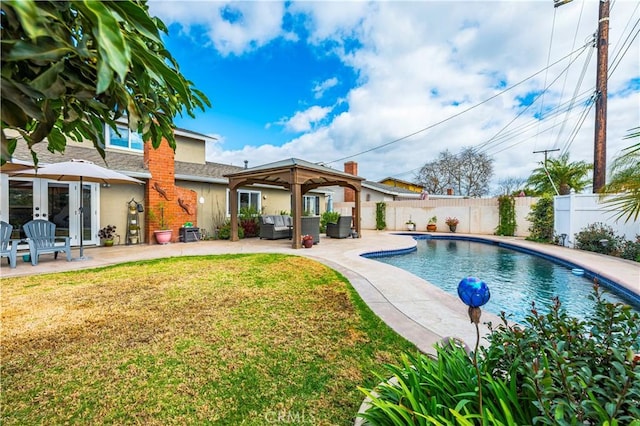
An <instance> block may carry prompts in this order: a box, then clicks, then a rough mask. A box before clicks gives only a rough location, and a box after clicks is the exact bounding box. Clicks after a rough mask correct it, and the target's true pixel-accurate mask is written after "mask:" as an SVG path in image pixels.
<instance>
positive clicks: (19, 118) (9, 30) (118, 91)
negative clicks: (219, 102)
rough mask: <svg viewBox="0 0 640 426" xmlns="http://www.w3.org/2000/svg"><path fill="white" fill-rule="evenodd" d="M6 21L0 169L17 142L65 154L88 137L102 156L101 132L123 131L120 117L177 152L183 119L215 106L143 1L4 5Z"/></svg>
mask: <svg viewBox="0 0 640 426" xmlns="http://www.w3.org/2000/svg"><path fill="white" fill-rule="evenodd" d="M0 19H1V25H2V27H1V31H2V34H1V35H2V41H1V48H2V99H1V101H2V155H1V158H0V161H1V162H2V163H4V162H5V161H6V160H7V159H8V158H10V156H11V154H12V153H13V152H14V151H15V148H16V146H17V143H18V140H19V139H20V138H22V139H24V142H26V143H27V145H28V146H29V148H30V149H31V148H32V147H33V145H34V144H37V143H40V142H42V141H43V140H44V139H45V138H46V139H47V143H48V149H49V150H50V151H51V152H64V150H65V146H66V142H67V139H66V138H67V137H69V138H71V139H74V140H77V141H83V140H87V139H88V140H91V141H92V142H93V145H94V147H95V148H96V149H97V150H98V151H99V152H100V154H101V155H102V156H103V157H104V145H105V142H104V132H103V126H104V125H105V124H106V125H108V126H110V127H111V128H112V129H114V131H116V132H117V130H116V127H115V120H117V119H118V118H120V117H123V116H126V117H128V122H129V128H130V129H131V130H132V131H136V132H138V133H140V134H141V135H142V137H143V139H144V140H146V141H151V143H152V144H153V146H154V147H158V146H159V145H160V143H161V141H162V138H166V139H167V140H168V141H169V144H170V145H171V146H172V147H173V148H175V139H174V135H173V127H174V125H173V119H174V118H175V117H176V115H177V114H181V115H182V113H183V112H186V113H187V114H189V115H190V116H192V117H193V116H194V110H195V109H196V108H199V109H204V107H205V105H206V106H210V103H209V100H208V99H207V97H206V96H205V95H204V94H203V93H202V92H200V91H198V90H197V89H195V88H194V87H193V84H192V82H190V81H189V80H187V79H186V78H185V77H184V76H183V75H182V74H181V73H180V72H179V70H178V64H177V63H176V61H175V60H174V58H173V57H172V56H171V54H170V53H169V52H168V51H167V50H166V49H165V47H164V44H163V42H162V40H161V38H160V31H162V32H164V33H167V28H166V26H165V25H164V23H162V21H160V20H159V19H158V18H152V17H150V16H149V14H148V6H147V4H146V1H145V0H127V1H110V2H100V1H91V0H79V1H33V0H19V1H14V0H7V1H3V2H2V9H1V13H0ZM16 135H17V136H16ZM31 153H32V156H33V157H34V161H35V162H37V157H36V155H35V153H34V152H33V150H31Z"/></svg>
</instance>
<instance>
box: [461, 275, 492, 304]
mask: <svg viewBox="0 0 640 426" xmlns="http://www.w3.org/2000/svg"><path fill="white" fill-rule="evenodd" d="M458 296H459V297H460V300H462V301H463V302H464V304H465V305H467V306H471V307H472V308H478V307H480V306H482V305H484V304H485V303H487V302H488V301H489V299H490V298H491V293H490V292H489V286H487V283H485V282H484V281H481V280H479V279H478V278H476V277H466V278H463V279H462V281H460V283H459V284H458Z"/></svg>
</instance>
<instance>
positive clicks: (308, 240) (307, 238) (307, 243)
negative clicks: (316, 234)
mask: <svg viewBox="0 0 640 426" xmlns="http://www.w3.org/2000/svg"><path fill="white" fill-rule="evenodd" d="M302 246H303V247H304V248H311V247H313V236H312V235H303V236H302Z"/></svg>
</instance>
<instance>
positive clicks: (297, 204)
mask: <svg viewBox="0 0 640 426" xmlns="http://www.w3.org/2000/svg"><path fill="white" fill-rule="evenodd" d="M291 205H292V207H293V212H292V214H293V241H292V242H291V247H292V248H294V249H299V248H301V247H302V233H301V232H300V230H301V229H302V188H301V186H300V184H299V183H297V182H296V181H295V180H294V183H293V184H292V185H291Z"/></svg>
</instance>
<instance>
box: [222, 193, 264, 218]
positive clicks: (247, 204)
mask: <svg viewBox="0 0 640 426" xmlns="http://www.w3.org/2000/svg"><path fill="white" fill-rule="evenodd" d="M261 199H262V197H261V193H260V192H259V191H247V190H245V189H239V190H238V212H240V210H242V209H245V208H250V209H253V210H255V211H256V212H258V213H260V211H261V204H260V200H261ZM230 215H231V207H230V204H229V190H228V189H227V216H230Z"/></svg>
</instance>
